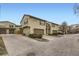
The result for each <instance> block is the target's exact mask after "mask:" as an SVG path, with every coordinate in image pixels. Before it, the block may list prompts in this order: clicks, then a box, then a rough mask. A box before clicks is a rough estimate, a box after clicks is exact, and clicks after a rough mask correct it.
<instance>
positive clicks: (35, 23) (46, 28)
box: [20, 15, 59, 35]
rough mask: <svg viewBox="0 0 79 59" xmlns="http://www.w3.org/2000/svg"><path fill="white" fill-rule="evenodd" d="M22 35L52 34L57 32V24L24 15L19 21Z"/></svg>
mask: <svg viewBox="0 0 79 59" xmlns="http://www.w3.org/2000/svg"><path fill="white" fill-rule="evenodd" d="M20 23H21V26H22V30H23V34H25V35H29V34H44V35H48V34H53V33H54V32H57V31H58V30H59V27H58V24H55V23H51V22H48V21H46V20H43V19H40V18H37V17H34V16H31V15H24V16H23V18H22V20H21V22H20Z"/></svg>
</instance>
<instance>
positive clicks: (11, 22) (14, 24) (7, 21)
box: [0, 21, 16, 25]
mask: <svg viewBox="0 0 79 59" xmlns="http://www.w3.org/2000/svg"><path fill="white" fill-rule="evenodd" d="M0 23H11V24H14V23H12V22H10V21H0ZM14 25H16V24H14Z"/></svg>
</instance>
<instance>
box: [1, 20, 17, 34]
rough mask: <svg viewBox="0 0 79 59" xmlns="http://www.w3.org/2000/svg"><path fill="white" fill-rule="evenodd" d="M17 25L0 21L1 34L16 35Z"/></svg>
mask: <svg viewBox="0 0 79 59" xmlns="http://www.w3.org/2000/svg"><path fill="white" fill-rule="evenodd" d="M15 26H16V25H15V24H14V23H12V22H9V21H0V34H14V30H15Z"/></svg>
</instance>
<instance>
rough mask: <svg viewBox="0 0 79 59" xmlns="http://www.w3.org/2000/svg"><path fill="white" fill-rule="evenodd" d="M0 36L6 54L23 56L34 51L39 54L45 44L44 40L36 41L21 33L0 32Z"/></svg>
mask: <svg viewBox="0 0 79 59" xmlns="http://www.w3.org/2000/svg"><path fill="white" fill-rule="evenodd" d="M1 36H2V37H3V41H4V43H5V46H6V49H7V51H8V55H11V56H15V55H24V56H25V55H27V54H28V53H35V54H36V55H39V54H40V53H42V49H43V46H44V45H45V43H44V42H38V41H36V40H33V39H31V38H28V37H25V36H22V35H16V34H2V35H1ZM41 43H42V44H41ZM40 48H41V49H40ZM38 50H39V51H38ZM40 50H41V51H40Z"/></svg>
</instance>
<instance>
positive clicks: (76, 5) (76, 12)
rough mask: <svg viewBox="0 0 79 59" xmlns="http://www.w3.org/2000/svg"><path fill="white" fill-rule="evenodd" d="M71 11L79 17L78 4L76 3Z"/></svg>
mask: <svg viewBox="0 0 79 59" xmlns="http://www.w3.org/2000/svg"><path fill="white" fill-rule="evenodd" d="M73 9H74V13H75V14H77V15H79V4H78V3H76V4H75V5H74V7H73Z"/></svg>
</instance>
